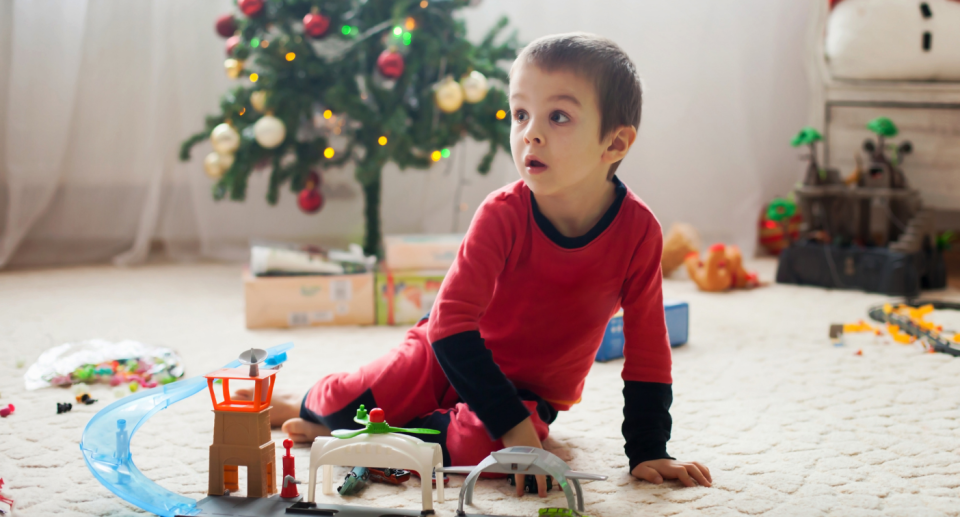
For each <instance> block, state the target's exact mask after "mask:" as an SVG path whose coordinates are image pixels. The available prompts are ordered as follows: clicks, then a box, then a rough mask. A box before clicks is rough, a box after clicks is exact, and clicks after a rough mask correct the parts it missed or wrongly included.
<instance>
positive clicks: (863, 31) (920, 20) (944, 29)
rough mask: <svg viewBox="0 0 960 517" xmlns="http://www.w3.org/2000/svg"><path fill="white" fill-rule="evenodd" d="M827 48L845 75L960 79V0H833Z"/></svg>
mask: <svg viewBox="0 0 960 517" xmlns="http://www.w3.org/2000/svg"><path fill="white" fill-rule="evenodd" d="M830 5H831V7H832V12H831V13H830V17H829V18H828V19H827V30H826V40H825V52H826V57H827V61H828V63H829V65H830V70H831V72H832V73H833V75H834V76H835V77H838V78H842V79H866V80H900V81H957V80H960V1H958V0H924V1H917V2H913V1H907V0H842V1H840V0H831V2H830Z"/></svg>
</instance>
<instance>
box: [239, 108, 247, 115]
mask: <svg viewBox="0 0 960 517" xmlns="http://www.w3.org/2000/svg"><path fill="white" fill-rule="evenodd" d="M246 112H247V108H240V116H241V117H242V116H243V114H244V113H246Z"/></svg>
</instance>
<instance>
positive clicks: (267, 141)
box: [253, 114, 287, 149]
mask: <svg viewBox="0 0 960 517" xmlns="http://www.w3.org/2000/svg"><path fill="white" fill-rule="evenodd" d="M286 136H287V127H286V126H285V125H283V121H282V120H280V119H278V118H277V117H274V116H273V115H270V114H267V115H264V116H262V117H260V120H258V121H257V123H256V124H254V125H253V137H254V138H256V140H257V143H258V144H260V146H261V147H264V148H266V149H273V148H274V147H276V146H278V145H280V144H281V143H283V139H284V138H285V137H286Z"/></svg>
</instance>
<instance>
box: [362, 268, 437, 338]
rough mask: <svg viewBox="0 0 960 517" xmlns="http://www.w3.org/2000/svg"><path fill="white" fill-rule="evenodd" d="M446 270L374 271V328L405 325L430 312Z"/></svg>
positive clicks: (418, 319)
mask: <svg viewBox="0 0 960 517" xmlns="http://www.w3.org/2000/svg"><path fill="white" fill-rule="evenodd" d="M446 273H447V271H446V270H445V269H444V270H432V271H430V270H427V271H419V270H418V271H394V270H392V269H383V270H381V271H378V272H377V282H376V287H375V290H376V299H377V325H408V324H413V323H416V322H418V321H420V320H421V319H422V318H423V317H424V316H426V315H427V313H428V312H430V308H431V307H433V302H434V300H436V299H437V293H439V292H440V284H442V283H443V277H444V275H446Z"/></svg>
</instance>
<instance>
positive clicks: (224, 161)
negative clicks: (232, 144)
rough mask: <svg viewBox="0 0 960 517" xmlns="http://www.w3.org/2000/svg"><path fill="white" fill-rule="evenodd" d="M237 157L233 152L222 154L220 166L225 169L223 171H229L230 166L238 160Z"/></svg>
mask: <svg viewBox="0 0 960 517" xmlns="http://www.w3.org/2000/svg"><path fill="white" fill-rule="evenodd" d="M217 154H219V153H217ZM236 158H237V157H236V155H234V154H233V153H230V154H221V155H220V168H222V169H223V172H227V171H228V170H230V167H233V162H234V160H236Z"/></svg>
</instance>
